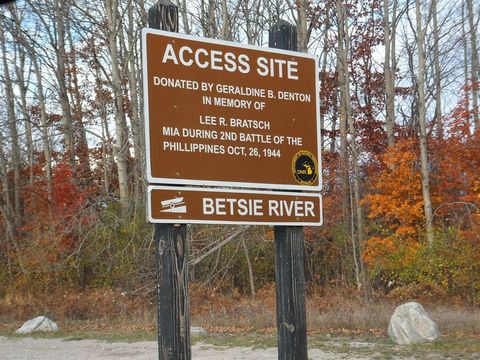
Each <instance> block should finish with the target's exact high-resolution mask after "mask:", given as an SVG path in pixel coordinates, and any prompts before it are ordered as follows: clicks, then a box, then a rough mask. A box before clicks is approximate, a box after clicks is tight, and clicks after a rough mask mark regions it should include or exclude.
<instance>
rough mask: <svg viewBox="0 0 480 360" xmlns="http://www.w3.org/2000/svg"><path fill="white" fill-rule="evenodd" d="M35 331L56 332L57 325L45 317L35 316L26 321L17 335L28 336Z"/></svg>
mask: <svg viewBox="0 0 480 360" xmlns="http://www.w3.org/2000/svg"><path fill="white" fill-rule="evenodd" d="M35 331H50V332H57V331H58V325H57V324H55V323H54V322H53V321H52V320H50V319H49V318H47V317H46V316H37V317H36V318H33V319H31V320H28V321H26V322H25V323H24V324H23V325H22V326H21V327H20V328H19V329H18V330H17V331H15V332H16V333H17V334H30V333H32V332H35Z"/></svg>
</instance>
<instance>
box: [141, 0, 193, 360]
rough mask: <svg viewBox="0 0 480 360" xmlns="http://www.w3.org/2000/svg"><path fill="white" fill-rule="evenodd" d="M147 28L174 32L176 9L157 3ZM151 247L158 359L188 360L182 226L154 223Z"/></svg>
mask: <svg viewBox="0 0 480 360" xmlns="http://www.w3.org/2000/svg"><path fill="white" fill-rule="evenodd" d="M148 26H149V27H151V28H154V29H160V30H166V31H172V32H178V7H177V6H176V5H174V4H173V3H172V2H171V1H169V0H161V1H159V2H158V3H157V4H156V5H154V6H152V7H151V8H150V9H149V10H148ZM144 81H146V79H144ZM155 244H156V255H155V260H156V267H157V311H158V320H157V322H158V323H157V326H158V358H159V360H190V359H191V357H192V355H191V347H190V309H189V308H190V304H189V298H188V258H187V249H188V246H187V230H186V225H179V224H155Z"/></svg>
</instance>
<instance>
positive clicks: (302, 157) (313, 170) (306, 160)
mask: <svg viewBox="0 0 480 360" xmlns="http://www.w3.org/2000/svg"><path fill="white" fill-rule="evenodd" d="M292 173H293V177H294V178H295V181H296V182H297V183H299V184H301V185H312V184H313V183H314V182H315V180H317V178H318V165H317V159H315V156H313V154H312V153H311V152H309V151H306V150H302V151H299V152H298V153H296V154H295V156H294V157H293V160H292Z"/></svg>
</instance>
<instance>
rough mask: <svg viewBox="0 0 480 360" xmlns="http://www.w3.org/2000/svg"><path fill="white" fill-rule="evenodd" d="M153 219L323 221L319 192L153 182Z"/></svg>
mask: <svg viewBox="0 0 480 360" xmlns="http://www.w3.org/2000/svg"><path fill="white" fill-rule="evenodd" d="M148 201H149V204H148V212H149V213H148V218H149V221H150V222H153V223H202V224H209V223H210V224H257V225H260V224H265V225H298V226H301V225H317V226H318V225H321V223H322V205H321V202H322V199H321V196H320V194H313V193H291V192H272V191H253V190H235V191H230V190H227V189H211V188H187V187H172V186H150V187H149V189H148Z"/></svg>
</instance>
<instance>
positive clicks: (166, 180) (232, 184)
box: [142, 27, 323, 191]
mask: <svg viewBox="0 0 480 360" xmlns="http://www.w3.org/2000/svg"><path fill="white" fill-rule="evenodd" d="M147 34H155V35H161V36H165V37H174V38H179V39H186V40H191V41H196V42H200V43H212V44H218V45H225V46H229V47H236V48H241V49H242V48H243V49H250V50H256V51H262V52H266V53H277V54H283V55H289V56H296V57H303V58H308V59H312V60H314V61H315V69H316V70H317V71H315V102H316V104H317V106H316V120H317V154H316V158H317V162H318V185H316V186H309V185H292V184H275V183H272V184H270V183H250V182H234V181H216V180H202V179H178V178H157V177H153V176H152V170H151V166H150V164H151V162H150V114H149V104H148V72H147ZM142 67H143V104H144V118H145V147H146V165H147V180H148V182H149V183H157V184H158V183H160V184H172V185H178V184H185V185H197V186H222V187H241V188H261V189H280V190H303V191H320V190H322V184H323V183H322V154H321V148H320V145H321V144H320V114H319V113H320V110H319V97H318V96H319V87H318V86H319V85H318V84H319V75H318V57H317V56H314V55H311V54H307V53H301V52H296V51H289V50H282V49H276V48H265V47H261V46H254V45H247V44H241V43H236V42H231V41H225V40H217V39H209V38H203V37H197V36H191V35H185V34H178V33H172V32H168V31H163V30H157V29H152V28H147V27H146V28H143V29H142Z"/></svg>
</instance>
